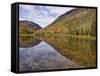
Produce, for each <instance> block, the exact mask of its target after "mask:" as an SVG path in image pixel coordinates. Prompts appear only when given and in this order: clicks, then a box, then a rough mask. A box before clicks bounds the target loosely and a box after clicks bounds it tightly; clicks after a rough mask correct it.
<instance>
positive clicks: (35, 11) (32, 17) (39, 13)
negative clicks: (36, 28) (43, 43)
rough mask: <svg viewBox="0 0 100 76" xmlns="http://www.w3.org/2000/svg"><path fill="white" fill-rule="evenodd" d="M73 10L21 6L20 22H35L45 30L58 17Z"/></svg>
mask: <svg viewBox="0 0 100 76" xmlns="http://www.w3.org/2000/svg"><path fill="white" fill-rule="evenodd" d="M71 9H73V8H70V7H52V6H41V5H38V6H37V5H19V20H28V21H33V22H35V23H37V24H39V25H40V26H41V27H42V28H43V27H46V26H47V25H49V24H50V23H52V22H53V21H54V20H55V19H56V18H57V17H58V16H60V15H62V14H64V13H65V12H67V11H69V10H71Z"/></svg>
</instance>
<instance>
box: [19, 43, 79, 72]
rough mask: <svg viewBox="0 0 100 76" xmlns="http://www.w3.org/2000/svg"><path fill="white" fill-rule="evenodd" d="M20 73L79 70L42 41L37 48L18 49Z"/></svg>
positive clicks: (76, 65)
mask: <svg viewBox="0 0 100 76" xmlns="http://www.w3.org/2000/svg"><path fill="white" fill-rule="evenodd" d="M19 56H20V61H19V62H20V71H34V70H50V69H65V68H66V69H67V68H79V67H80V66H79V65H78V64H76V63H75V62H72V61H71V60H70V59H68V58H65V57H64V56H63V55H61V54H60V53H58V52H57V51H56V49H54V48H53V47H52V46H50V45H49V44H47V43H46V42H44V41H42V42H41V43H39V44H38V45H37V46H34V47H29V48H20V51H19Z"/></svg>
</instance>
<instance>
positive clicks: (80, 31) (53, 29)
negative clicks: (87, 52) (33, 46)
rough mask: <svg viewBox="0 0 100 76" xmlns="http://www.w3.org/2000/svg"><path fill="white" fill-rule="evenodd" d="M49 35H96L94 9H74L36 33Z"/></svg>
mask: <svg viewBox="0 0 100 76" xmlns="http://www.w3.org/2000/svg"><path fill="white" fill-rule="evenodd" d="M37 32H38V33H43V34H44V33H46V34H47V33H48V34H49V35H53V34H59V35H62V34H63V35H90V36H95V35H96V9H93V8H92V9H91V8H89V9H88V8H76V9H72V10H71V11H68V12H66V13H64V14H62V15H61V16H59V17H58V18H57V19H56V20H55V21H54V22H53V23H51V24H50V25H48V26H47V27H45V28H44V29H40V30H39V31H37Z"/></svg>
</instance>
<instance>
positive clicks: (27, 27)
mask: <svg viewBox="0 0 100 76" xmlns="http://www.w3.org/2000/svg"><path fill="white" fill-rule="evenodd" d="M39 29H41V27H40V26H39V25H38V24H36V23H34V22H32V21H19V31H20V34H24V33H25V34H26V33H28V34H29V33H33V32H34V31H35V30H39Z"/></svg>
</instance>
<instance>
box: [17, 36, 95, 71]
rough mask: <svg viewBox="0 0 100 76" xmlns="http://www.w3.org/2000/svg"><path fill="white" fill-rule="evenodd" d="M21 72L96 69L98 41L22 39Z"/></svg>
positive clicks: (20, 49) (50, 38)
mask: <svg viewBox="0 0 100 76" xmlns="http://www.w3.org/2000/svg"><path fill="white" fill-rule="evenodd" d="M19 60H20V61H19V64H20V65H19V69H20V71H36V70H50V69H69V68H86V67H96V40H89V39H80V38H71V37H70V38H69V37H66V38H59V37H56V38H55V37H49V38H41V39H40V40H39V39H34V38H31V37H25V38H24V37H22V38H21V39H20V48H19Z"/></svg>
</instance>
